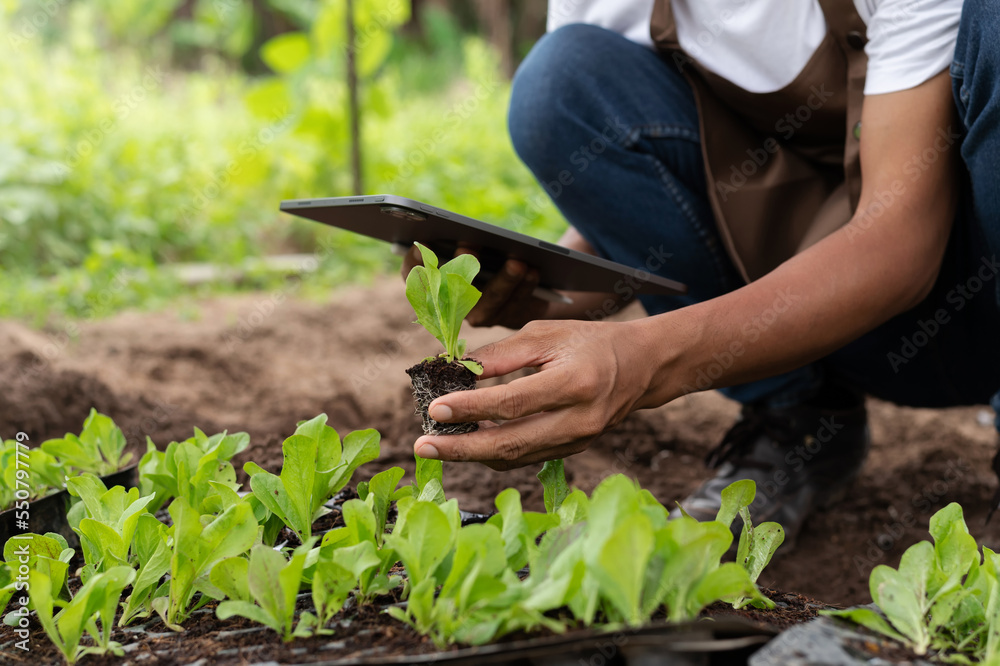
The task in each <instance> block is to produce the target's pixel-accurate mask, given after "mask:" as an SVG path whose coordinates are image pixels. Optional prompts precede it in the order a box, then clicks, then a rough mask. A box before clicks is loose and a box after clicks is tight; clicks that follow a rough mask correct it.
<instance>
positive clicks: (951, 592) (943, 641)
mask: <svg viewBox="0 0 1000 666" xmlns="http://www.w3.org/2000/svg"><path fill="white" fill-rule="evenodd" d="M930 533H931V536H932V537H933V539H934V543H933V544H931V542H929V541H921V542H919V543H917V544H914V545H913V546H910V547H909V548H908V549H907V550H906V552H904V553H903V556H902V558H901V559H900V561H899V568H898V569H893V568H892V567H889V566H886V565H884V564H880V565H879V566H877V567H875V568H874V569H872V572H871V576H870V577H869V588H870V591H871V596H872V601H874V602H875V604H876V605H877V606H878V607H879V609H880V610H881V612H882V614H881V615H880V614H879V613H877V612H875V611H874V610H872V609H870V608H849V609H847V610H842V611H821V612H823V613H824V614H826V615H833V616H835V617H842V618H844V619H847V620H850V621H852V622H856V623H858V624H861V625H863V626H865V627H867V628H868V629H871V630H872V631H876V632H878V633H881V634H883V635H886V636H889V637H890V638H893V639H895V640H898V641H900V642H901V643H904V644H906V645H907V646H909V647H910V649H912V650H913V651H914V652H915V653H916V654H918V655H923V654H926V653H927V651H928V650H929V649H931V648H934V649H937V650H943V651H948V652H955V653H957V654H955V655H953V656H954V657H955V658H956V660H960V661H961V663H968V657H973V658H975V659H976V661H983V663H996V661H994V660H995V659H996V658H997V656H1000V577H998V567H997V565H998V564H1000V561H998V558H997V556H996V554H995V553H994V552H993V551H991V550H990V549H989V548H985V547H984V548H983V558H982V561H981V562H980V559H979V554H978V552H977V545H976V540H975V539H974V538H973V537H972V535H970V534H969V529H968V527H967V526H966V524H965V519H964V517H963V515H962V507H960V506H959V505H958V504H955V503H954V502H953V503H951V504H949V505H948V506H946V507H944V508H943V509H941V510H940V511H938V512H937V513H935V514H934V515H933V516H932V517H931V521H930Z"/></svg>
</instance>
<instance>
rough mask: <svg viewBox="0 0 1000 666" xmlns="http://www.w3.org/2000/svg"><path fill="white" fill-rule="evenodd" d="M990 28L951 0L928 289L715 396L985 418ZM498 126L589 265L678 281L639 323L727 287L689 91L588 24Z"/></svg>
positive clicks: (999, 387)
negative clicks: (868, 404) (863, 401)
mask: <svg viewBox="0 0 1000 666" xmlns="http://www.w3.org/2000/svg"><path fill="white" fill-rule="evenodd" d="M998 31H1000V10H998V9H997V8H996V7H994V6H993V5H992V4H989V2H988V0H967V1H966V3H965V12H964V16H963V19H962V27H961V34H960V36H959V42H958V46H957V49H956V54H955V63H954V65H953V66H952V76H953V79H954V88H955V99H956V104H957V106H958V110H959V115H960V118H961V123H962V126H961V127H956V128H955V131H954V132H953V133H952V134H953V135H954V137H957V138H954V141H955V144H954V145H956V146H958V145H960V146H961V155H962V159H963V161H964V164H965V166H966V167H967V169H968V177H967V179H966V181H967V185H966V186H965V188H964V193H965V194H966V196H965V197H964V199H965V200H964V201H963V204H962V207H961V210H960V212H959V213H958V215H957V219H956V221H955V225H954V230H953V232H952V234H951V238H950V241H949V246H948V249H947V253H946V256H945V259H944V263H943V265H942V267H941V270H940V274H939V277H938V280H937V284H936V286H935V287H934V289H933V291H932V293H931V294H930V295H929V296H928V297H927V298H926V299H925V300H924V301H923V302H922V303H921V304H920V305H919V306H917V307H916V308H914V309H912V310H910V311H908V312H905V313H903V314H900V315H898V316H896V317H894V318H893V319H891V320H890V321H888V322H886V323H885V324H883V325H881V326H879V327H878V328H876V329H875V330H873V331H871V332H869V333H868V334H866V335H864V336H862V337H861V338H860V339H858V340H855V341H854V342H852V343H850V344H848V345H846V346H845V347H843V348H842V349H840V350H838V351H837V352H835V353H833V354H831V355H830V356H828V357H826V358H824V359H822V360H821V361H818V362H816V363H812V364H810V365H807V366H805V367H802V368H799V369H797V370H794V371H792V372H788V373H785V374H783V375H779V376H776V377H771V378H769V379H765V380H761V381H756V382H752V383H748V384H743V385H740V386H734V387H729V388H726V389H723V393H725V394H726V395H728V396H729V397H731V398H733V399H735V400H738V401H740V402H742V403H745V404H746V403H761V404H766V405H769V406H771V407H782V406H792V405H796V404H800V403H802V402H804V401H806V400H808V399H810V398H811V397H813V396H814V395H815V394H816V393H817V392H818V391H819V390H820V388H821V387H822V386H823V384H824V382H826V381H828V380H835V381H838V382H840V383H844V384H847V385H850V386H853V387H855V388H857V389H859V390H862V391H864V392H866V393H868V394H871V395H874V396H877V397H879V398H882V399H884V400H889V401H892V402H895V403H898V404H903V405H910V406H923V407H941V406H952V405H967V404H982V403H984V402H987V401H989V400H990V398H991V396H993V406H994V407H995V408H996V409H997V410H998V412H1000V276H998V275H997V273H998V271H1000V264H998V263H997V257H1000V181H998V178H1000V45H998V44H997V42H996V40H994V39H991V37H990V36H991V35H995V34H997V32H998ZM509 125H510V133H511V139H512V141H513V143H514V147H515V149H516V150H517V152H518V155H519V156H520V157H521V158H522V159H523V160H524V162H525V163H526V164H527V165H528V167H529V168H530V169H531V170H532V172H533V173H534V174H535V176H536V177H537V178H538V180H539V182H540V183H541V184H542V186H543V187H544V188H545V189H546V191H547V192H548V193H549V195H550V196H551V197H552V199H553V201H554V202H555V204H556V206H557V207H558V208H559V210H560V211H561V212H562V214H563V215H564V216H565V218H566V219H567V220H568V221H569V223H570V224H571V225H573V226H574V227H575V228H576V229H577V230H578V231H579V232H580V233H581V234H582V235H583V236H584V237H585V238H586V239H587V240H588V241H589V242H590V243H591V244H592V245H593V246H594V247H595V248H596V249H597V251H598V252H599V253H600V254H601V255H602V256H604V257H607V258H609V259H612V260H614V261H618V262H621V263H623V264H627V265H631V266H636V267H641V266H644V265H645V266H652V267H654V268H655V267H656V266H657V265H659V264H661V263H662V266H661V267H659V268H658V269H657V270H655V271H654V272H657V273H659V274H662V275H664V276H666V277H670V278H673V279H675V280H680V281H681V282H684V283H685V284H687V285H688V287H689V289H690V291H689V293H687V294H686V295H684V296H640V300H641V301H642V303H643V305H644V306H645V308H646V310H647V312H649V313H650V314H659V313H662V312H667V311H671V310H675V309H677V308H681V307H684V306H685V305H690V304H692V303H697V302H700V301H704V300H707V299H710V298H714V297H716V296H719V295H721V294H725V293H727V292H730V291H732V290H734V289H738V288H739V287H741V286H743V284H744V282H743V280H742V278H741V277H740V275H739V274H738V273H737V271H736V269H735V267H734V266H733V264H732V261H731V260H730V258H729V257H728V255H727V254H726V252H725V249H724V248H723V246H722V241H721V239H720V238H719V235H718V231H717V229H716V225H715V221H714V218H713V215H712V211H711V208H710V205H709V202H708V198H707V193H706V183H705V175H704V166H703V162H702V156H701V147H700V144H699V141H700V139H699V129H698V117H697V113H696V109H695V103H694V99H693V96H692V92H691V89H690V87H689V86H688V84H687V82H686V81H685V80H684V78H683V77H682V76H681V75H680V74H679V73H678V71H677V69H676V67H675V66H674V65H673V64H672V63H671V62H670V61H669V60H667V59H665V58H662V57H661V56H659V55H658V54H656V53H655V52H654V51H652V50H650V49H648V48H645V47H643V46H639V45H636V44H634V43H632V42H630V41H628V40H626V39H625V38H623V37H621V36H620V35H618V34H615V33H613V32H610V31H608V30H605V29H603V28H598V27H595V26H590V25H583V24H576V25H568V26H565V27H563V28H560V29H559V30H556V31H555V32H553V33H551V34H549V35H546V36H545V37H543V38H542V39H541V40H540V41H539V42H538V44H537V45H536V46H535V48H534V49H533V50H532V51H531V53H530V54H529V55H528V57H527V58H526V59H525V61H524V63H523V64H522V65H521V68H520V69H519V70H518V73H517V75H516V76H515V78H514V85H513V91H512V96H511V103H510V115H509ZM973 193H975V196H974V197H973V196H972V194H973ZM664 254H666V255H667V256H669V259H667V260H666V262H661V261H659V258H660V257H661V256H662V255H664ZM651 257H657V261H655V262H653V263H652V264H651V263H650V262H649V260H650V258H651ZM997 427H998V429H1000V416H998V421H997Z"/></svg>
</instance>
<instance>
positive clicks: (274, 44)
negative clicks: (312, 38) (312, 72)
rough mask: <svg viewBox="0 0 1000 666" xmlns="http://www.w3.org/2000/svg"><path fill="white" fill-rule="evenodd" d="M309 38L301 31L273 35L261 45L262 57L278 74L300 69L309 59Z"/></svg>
mask: <svg viewBox="0 0 1000 666" xmlns="http://www.w3.org/2000/svg"><path fill="white" fill-rule="evenodd" d="M310 51H311V48H310V46H309V38H308V37H307V36H306V35H305V34H303V33H301V32H286V33H284V34H282V35H278V36H277V37H272V38H271V39H269V40H267V41H266V42H265V43H264V45H263V46H261V47H260V58H261V60H263V61H264V64H266V65H267V66H268V67H270V68H271V69H272V70H274V71H275V72H276V73H278V74H287V73H289V72H294V71H295V70H297V69H300V68H301V67H302V66H303V65H304V64H306V63H307V62H308V61H309V54H310Z"/></svg>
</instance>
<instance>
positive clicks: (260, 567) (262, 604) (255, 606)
mask: <svg viewBox="0 0 1000 666" xmlns="http://www.w3.org/2000/svg"><path fill="white" fill-rule="evenodd" d="M310 546H311V544H310ZM307 552H308V547H305V548H298V549H296V551H295V553H293V555H292V557H291V559H289V560H286V559H285V556H284V555H283V554H282V553H280V552H279V551H276V550H274V549H273V548H269V547H268V546H265V545H263V544H258V545H256V546H254V547H253V549H252V550H251V551H250V561H249V562H248V563H247V565H246V567H245V568H244V567H243V566H241V565H240V566H237V565H235V564H234V563H233V562H232V560H223V561H221V562H220V563H219V564H217V565H216V568H215V569H213V572H212V573H213V578H215V579H217V580H219V582H222V580H221V579H222V578H223V577H225V576H228V575H234V576H237V577H239V576H246V578H245V579H244V580H239V579H238V578H237V579H234V580H232V581H231V582H227V583H225V584H226V587H227V588H229V589H230V590H239V592H238V594H239V596H241V597H243V598H236V599H232V598H230V599H228V600H226V601H223V602H222V603H220V604H219V607H218V608H217V609H216V611H215V614H216V615H217V616H218V617H219V619H221V620H226V619H228V618H230V617H232V616H234V615H240V616H243V617H245V618H248V619H250V620H253V621H255V622H259V623H260V624H263V625H265V626H268V627H270V628H271V629H274V630H275V631H276V632H277V633H278V635H279V636H281V640H283V641H285V642H288V641H290V640H292V638H294V637H295V636H297V635H309V631H308V630H307V629H306V628H305V626H303V627H301V629H300V630H296V631H293V630H292V623H293V621H294V619H295V598H296V597H297V596H298V593H299V587H300V586H301V584H302V569H303V567H304V566H305V560H306V553H307ZM220 566H222V567H223V568H222V569H221V570H220V569H219V567H220ZM217 570H219V571H220V574H219V575H216V571H217ZM247 595H249V597H250V598H252V599H253V600H254V601H255V602H256V603H254V602H252V601H250V600H249V599H247V598H246V596H247Z"/></svg>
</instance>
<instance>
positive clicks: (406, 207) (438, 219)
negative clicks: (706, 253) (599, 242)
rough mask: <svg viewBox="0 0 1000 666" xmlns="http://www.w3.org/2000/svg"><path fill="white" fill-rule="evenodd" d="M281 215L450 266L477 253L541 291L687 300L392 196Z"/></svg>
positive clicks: (552, 248)
mask: <svg viewBox="0 0 1000 666" xmlns="http://www.w3.org/2000/svg"><path fill="white" fill-rule="evenodd" d="M281 210H282V211H284V212H286V213H291V214H292V215H297V216H299V217H304V218H307V219H310V220H315V221H316V222H322V223H323V224H328V225H330V226H332V227H338V228H340V229H347V230H348V231H353V232H355V233H359V234H363V235H365V236H370V237H371V238H377V239H379V240H384V241H387V242H390V243H394V244H397V245H404V246H409V245H412V244H413V242H414V241H419V242H421V243H423V244H425V245H427V246H428V247H429V248H431V249H432V250H434V252H435V254H437V255H438V256H439V257H441V258H442V261H445V260H446V259H445V258H450V257H451V256H452V255H454V253H455V250H456V249H457V248H458V247H459V246H464V247H469V248H472V249H475V250H476V254H477V256H478V257H479V261H480V263H481V264H482V267H483V274H485V275H490V274H496V273H497V272H498V271H499V270H500V269H501V268H502V267H503V263H504V261H506V260H507V258H508V257H510V258H514V259H519V260H520V261H523V262H524V263H526V264H527V265H529V266H532V267H534V268H535V269H537V270H538V273H539V286H541V287H545V288H548V289H562V290H568V291H591V292H602V293H622V292H623V291H624V290H626V289H630V290H631V292H630V293H639V294H683V293H685V292H687V287H686V286H685V285H683V284H681V283H680V282H675V281H674V280H669V279H667V278H664V277H661V276H659V275H652V274H651V273H650V271H649V270H648V269H646V268H645V267H631V266H625V265H622V264H618V263H615V262H613V261H608V260H606V259H601V258H600V257H594V256H592V255H589V254H585V253H583V252H577V251H576V250H571V249H569V248H565V247H562V246H560V245H555V244H554V243H549V242H547V241H543V240H539V239H537V238H532V237H531V236H526V235H525V234H521V233H517V232H516V231H510V230H509V229H504V228H503V227H498V226H495V225H492V224H487V223H485V222H480V221H479V220H474V219H472V218H471V217H465V216H463V215H458V214H456V213H452V212H450V211H447V210H442V209H441V208H436V207H434V206H430V205H428V204H425V203H421V202H419V201H414V200H413V199H407V198H405V197H399V196H394V195H391V194H375V195H368V196H363V197H330V198H324V199H291V200H288V201H282V202H281Z"/></svg>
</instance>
